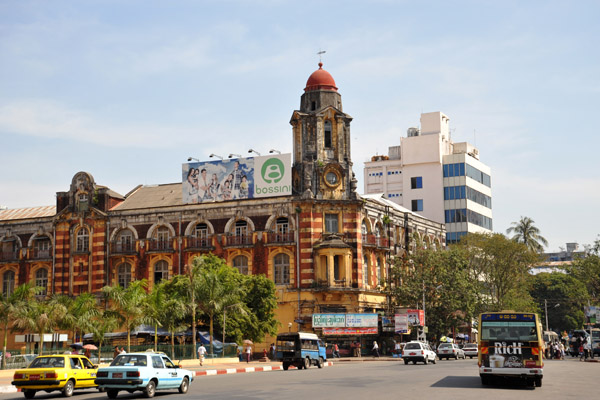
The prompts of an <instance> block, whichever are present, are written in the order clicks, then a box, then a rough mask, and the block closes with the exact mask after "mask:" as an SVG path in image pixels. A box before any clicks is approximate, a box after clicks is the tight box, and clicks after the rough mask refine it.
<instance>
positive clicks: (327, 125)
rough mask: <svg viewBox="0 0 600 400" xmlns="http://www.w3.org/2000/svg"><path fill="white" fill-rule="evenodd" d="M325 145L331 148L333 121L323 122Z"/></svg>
mask: <svg viewBox="0 0 600 400" xmlns="http://www.w3.org/2000/svg"><path fill="white" fill-rule="evenodd" d="M323 138H324V147H325V148H326V149H330V148H331V121H325V123H324V124H323Z"/></svg>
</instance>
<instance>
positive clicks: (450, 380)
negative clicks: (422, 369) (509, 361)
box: [431, 376, 533, 390]
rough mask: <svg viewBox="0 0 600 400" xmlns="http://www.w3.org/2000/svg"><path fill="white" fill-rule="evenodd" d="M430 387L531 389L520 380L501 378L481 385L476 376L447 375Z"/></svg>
mask: <svg viewBox="0 0 600 400" xmlns="http://www.w3.org/2000/svg"><path fill="white" fill-rule="evenodd" d="M431 387H439V388H463V389H510V390H523V389H527V390H531V389H533V388H531V387H528V386H527V385H525V384H524V383H523V382H521V381H520V380H508V379H501V380H497V381H496V382H494V384H493V385H489V386H483V385H482V384H481V379H480V378H479V377H478V376H447V377H445V378H443V379H440V380H439V381H437V382H436V383H434V384H433V385H431Z"/></svg>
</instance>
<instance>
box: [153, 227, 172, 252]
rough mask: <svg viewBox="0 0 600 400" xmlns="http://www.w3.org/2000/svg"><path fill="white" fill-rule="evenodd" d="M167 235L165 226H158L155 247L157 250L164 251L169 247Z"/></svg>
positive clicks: (167, 229)
mask: <svg viewBox="0 0 600 400" xmlns="http://www.w3.org/2000/svg"><path fill="white" fill-rule="evenodd" d="M169 234H170V232H169V228H167V227H166V226H159V227H158V229H157V230H156V245H157V246H158V247H157V248H158V249H159V250H165V249H169V248H170V247H171V246H170V243H169V236H170V235H169Z"/></svg>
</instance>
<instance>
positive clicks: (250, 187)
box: [181, 153, 292, 204]
mask: <svg viewBox="0 0 600 400" xmlns="http://www.w3.org/2000/svg"><path fill="white" fill-rule="evenodd" d="M291 165H292V155H291V154H289V153H288V154H276V155H269V156H259V157H248V158H235V159H230V160H217V161H205V162H190V163H184V164H183V165H182V171H181V177H182V202H183V204H197V203H208V202H215V201H228V200H241V199H256V198H261V197H274V196H289V195H291V194H292V168H291Z"/></svg>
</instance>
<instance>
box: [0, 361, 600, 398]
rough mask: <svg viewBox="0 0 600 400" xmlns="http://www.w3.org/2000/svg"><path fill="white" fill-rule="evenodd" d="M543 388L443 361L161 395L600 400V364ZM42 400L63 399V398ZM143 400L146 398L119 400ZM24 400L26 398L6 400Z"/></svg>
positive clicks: (553, 364)
mask: <svg viewBox="0 0 600 400" xmlns="http://www.w3.org/2000/svg"><path fill="white" fill-rule="evenodd" d="M544 375H545V376H544V381H543V387H541V388H537V389H531V388H525V387H522V386H521V387H519V386H510V385H499V386H493V387H483V386H482V385H481V382H480V379H479V376H478V374H477V363H476V361H475V360H458V361H453V360H452V361H438V362H437V364H435V365H431V364H430V365H427V366H426V365H423V364H418V365H412V364H409V365H404V364H403V363H399V362H389V361H388V362H362V363H357V362H352V363H349V362H346V363H344V362H338V363H336V364H335V365H334V366H332V367H327V368H323V369H318V368H316V367H313V368H310V369H309V370H290V371H280V370H278V371H271V372H257V373H246V374H235V375H219V376H202V377H197V378H196V379H195V380H194V382H193V383H192V385H191V387H190V391H189V392H188V394H187V395H185V396H183V395H180V394H178V393H177V391H169V392H158V393H157V398H158V399H162V400H167V399H169V400H170V399H173V400H177V399H181V398H183V397H185V398H186V399H188V400H196V399H257V400H258V399H278V400H284V399H303V400H306V399H308V400H316V399H318V398H321V399H323V398H325V399H344V400H351V399H361V400H362V399H368V400H371V399H372V400H380V399H399V398H406V399H442V398H443V399H461V400H469V399H476V400H491V399H496V398H497V399H520V398H526V399H546V400H547V399H568V398H573V399H575V398H576V399H579V400H581V399H595V398H598V393H599V392H600V386H598V385H600V382H599V380H598V377H599V376H600V363H584V362H579V361H576V360H574V359H568V360H565V361H547V362H546V367H545V370H544ZM35 398H36V399H50V398H60V396H59V395H58V393H53V394H46V393H43V394H39V393H38V394H36V397H35ZM139 398H143V397H142V395H141V393H140V392H137V393H135V394H129V393H120V394H119V399H139ZM4 399H23V395H22V394H21V393H11V394H3V395H0V400H4ZM73 399H74V400H88V399H89V400H92V399H93V400H106V399H107V397H106V395H105V394H104V393H98V392H96V391H85V392H75V395H74V396H73Z"/></svg>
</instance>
